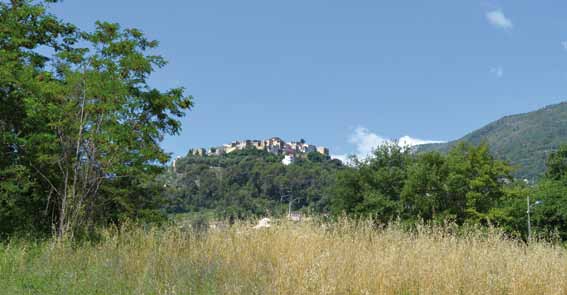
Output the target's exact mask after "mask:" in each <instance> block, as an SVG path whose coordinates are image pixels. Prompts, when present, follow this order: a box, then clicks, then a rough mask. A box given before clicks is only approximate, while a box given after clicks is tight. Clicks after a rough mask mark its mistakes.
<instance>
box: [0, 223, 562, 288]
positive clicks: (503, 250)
mask: <svg viewBox="0 0 567 295" xmlns="http://www.w3.org/2000/svg"><path fill="white" fill-rule="evenodd" d="M566 254H567V253H566V251H565V249H563V248H562V247H556V246H554V245H551V244H545V243H532V244H530V245H529V246H526V245H525V244H523V243H521V242H517V241H515V240H510V239H507V238H506V237H505V236H503V235H501V234H499V233H498V232H497V231H494V230H490V229H488V230H486V231H479V230H473V229H469V230H466V229H457V227H454V226H451V225H448V226H444V227H437V228H431V227H425V226H421V225H418V226H417V227H416V229H415V230H413V231H411V232H408V231H405V230H402V229H401V228H400V227H399V226H397V225H391V226H389V227H387V228H385V229H382V230H377V229H376V228H375V227H373V226H372V223H365V222H362V223H358V225H357V223H355V222H353V221H348V220H342V221H340V222H339V223H337V224H318V223H315V222H313V223H303V224H287V223H284V224H275V225H274V226H273V227H272V228H268V229H263V230H253V229H251V226H250V225H249V224H248V225H247V224H240V225H235V226H233V227H231V228H226V229H223V230H216V231H210V232H208V233H205V232H195V231H193V230H191V229H184V228H177V227H170V228H167V229H163V230H143V229H141V228H134V229H122V230H107V231H106V232H105V233H104V234H103V236H102V240H101V241H100V242H99V243H96V244H89V243H87V244H83V245H73V244H71V243H68V242H56V241H47V242H41V243H37V244H34V243H30V242H23V243H18V242H12V243H9V244H7V245H0V278H2V279H0V290H2V292H5V293H3V294H43V295H49V294H565V293H566V292H567V260H566V259H565V255H566Z"/></svg>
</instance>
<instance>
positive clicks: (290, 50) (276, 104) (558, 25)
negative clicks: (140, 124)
mask: <svg viewBox="0 0 567 295" xmlns="http://www.w3.org/2000/svg"><path fill="white" fill-rule="evenodd" d="M52 8H53V9H52V11H53V12H54V13H56V14H57V15H59V16H60V17H62V18H63V19H65V20H68V21H71V22H73V23H75V24H77V25H79V26H81V27H82V28H84V29H91V28H92V27H93V23H94V22H95V21H96V20H106V21H112V22H119V23H121V24H122V25H123V26H126V27H136V28H139V29H141V30H142V31H144V32H145V33H146V34H147V35H148V36H149V37H150V38H153V39H157V40H159V41H160V42H161V47H160V49H159V52H160V53H161V54H162V55H164V56H165V57H166V58H167V59H168V60H169V61H170V63H169V65H167V66H166V67H165V68H164V69H162V70H160V71H159V72H157V73H156V74H155V75H153V76H152V84H153V85H154V86H155V87H158V88H160V89H167V88H168V87H176V86H184V87H186V88H187V91H188V93H190V94H192V95H193V96H195V108H194V109H193V110H192V111H191V112H189V113H188V114H187V116H186V118H184V119H183V123H184V127H183V132H182V133H181V135H180V136H177V137H168V138H166V140H165V141H164V143H163V146H164V148H165V149H166V150H167V151H170V152H172V153H174V154H175V155H184V154H185V153H186V152H187V150H188V149H189V148H192V147H201V146H202V147H207V146H215V145H220V144H223V143H225V142H228V141H231V140H234V139H241V138H266V137H271V136H280V137H282V138H284V139H288V140H293V139H299V138H305V139H306V140H307V141H308V142H312V143H315V144H318V145H325V146H328V147H329V148H330V149H331V152H332V153H333V154H348V153H363V152H364V150H365V149H367V148H368V144H375V143H376V142H378V141H380V140H381V139H384V138H400V137H402V136H410V137H412V138H419V139H424V140H451V139H456V138H459V137H461V136H463V135H464V134H466V133H468V132H470V131H472V130H474V129H477V128H479V127H481V126H483V125H484V124H486V123H489V122H490V121H493V120H496V119H498V118H500V117H501V116H504V115H508V114H514V113H520V112H527V111H531V110H534V109H537V108H539V107H543V106H545V105H548V104H552V103H557V102H560V101H563V100H565V99H567V95H566V90H567V43H566V42H567V14H565V11H567V2H565V1H559V0H557V1H547V0H541V1H533V0H513V1H512V0H510V1H455V0H439V1H435V0H429V1H416V0H412V1H409V0H398V1H322V0H309V1H305V0H302V1H299V0H297V1H296V0H286V1H266V0H263V1H262V0H257V1H256V0H255V1H247V0H241V1H188V0H169V1H168V0H162V1H149V0H137V1H134V0H119V1H117V0H114V1H109V0H97V1H84V0H83V1H79V0H66V1H64V2H63V3H60V4H55V5H53V6H52Z"/></svg>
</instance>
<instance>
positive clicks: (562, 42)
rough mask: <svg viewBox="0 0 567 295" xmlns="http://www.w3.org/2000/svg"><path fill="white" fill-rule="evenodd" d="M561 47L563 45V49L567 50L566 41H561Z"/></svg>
mask: <svg viewBox="0 0 567 295" xmlns="http://www.w3.org/2000/svg"><path fill="white" fill-rule="evenodd" d="M561 47H563V50H566V51H567V41H561Z"/></svg>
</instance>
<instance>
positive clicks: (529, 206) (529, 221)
mask: <svg viewBox="0 0 567 295" xmlns="http://www.w3.org/2000/svg"><path fill="white" fill-rule="evenodd" d="M527 200H528V211H526V213H528V242H530V241H531V240H532V221H531V218H530V208H531V205H530V194H528V198H527Z"/></svg>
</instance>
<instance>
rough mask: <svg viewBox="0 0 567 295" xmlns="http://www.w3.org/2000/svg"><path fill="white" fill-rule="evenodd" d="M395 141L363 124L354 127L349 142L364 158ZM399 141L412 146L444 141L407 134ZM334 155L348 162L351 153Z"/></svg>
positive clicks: (401, 144) (356, 152)
mask: <svg viewBox="0 0 567 295" xmlns="http://www.w3.org/2000/svg"><path fill="white" fill-rule="evenodd" d="M393 142H395V140H393V139H388V138H386V137H383V136H380V135H378V134H376V133H374V132H371V131H370V130H368V129H367V128H365V127H362V126H359V127H357V128H356V129H354V131H353V133H352V134H351V136H350V138H349V143H350V144H353V145H354V146H355V152H354V155H355V156H357V157H358V158H362V159H364V158H367V157H368V156H370V155H372V152H373V151H374V150H375V149H376V148H377V147H379V146H381V145H384V144H386V143H393ZM397 142H398V144H399V145H400V146H404V147H412V146H416V145H420V144H427V143H440V142H443V141H436V140H423V139H418V138H413V137H411V136H407V135H406V136H403V137H400V139H398V140H397ZM332 157H333V158H334V159H339V160H341V161H343V162H347V161H348V157H349V155H332Z"/></svg>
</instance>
